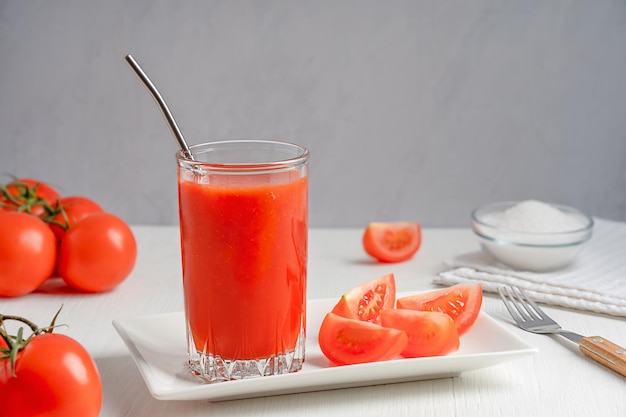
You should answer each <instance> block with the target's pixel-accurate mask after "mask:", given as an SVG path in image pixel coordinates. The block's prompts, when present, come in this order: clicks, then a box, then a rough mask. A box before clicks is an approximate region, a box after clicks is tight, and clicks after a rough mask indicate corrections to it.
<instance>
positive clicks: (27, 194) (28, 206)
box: [0, 178, 61, 216]
mask: <svg viewBox="0 0 626 417" xmlns="http://www.w3.org/2000/svg"><path fill="white" fill-rule="evenodd" d="M0 191H1V192H0V209H2V210H8V211H25V212H27V213H31V214H34V215H35V216H43V215H45V214H46V213H47V211H46V209H47V208H52V207H54V206H55V205H56V203H57V201H58V200H59V199H60V198H61V196H60V194H59V193H58V192H57V191H56V190H55V189H54V188H53V187H51V186H50V185H48V184H46V183H43V182H41V181H38V180H34V179H30V178H20V179H15V180H13V181H11V182H9V183H8V184H4V185H3V186H2V187H0Z"/></svg>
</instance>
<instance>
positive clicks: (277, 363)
mask: <svg viewBox="0 0 626 417" xmlns="http://www.w3.org/2000/svg"><path fill="white" fill-rule="evenodd" d="M304 341H305V337H304V332H301V333H300V336H299V337H298V341H297V343H296V347H295V349H293V350H288V351H286V352H283V353H281V354H278V355H272V356H270V357H269V358H262V359H247V360H240V359H236V360H232V359H223V358H221V357H220V356H215V355H212V354H210V353H209V354H206V353H204V352H198V351H195V352H190V354H189V368H190V369H191V372H192V373H194V374H195V375H197V376H199V377H200V378H201V379H202V380H204V381H205V382H208V383H215V382H224V381H231V380H237V379H249V378H259V377H263V376H270V375H280V374H289V373H293V372H297V371H299V370H300V369H302V364H303V363H304Z"/></svg>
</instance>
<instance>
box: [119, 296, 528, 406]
mask: <svg viewBox="0 0 626 417" xmlns="http://www.w3.org/2000/svg"><path fill="white" fill-rule="evenodd" d="M405 295H410V294H398V296H405ZM336 302H337V300H336V299H323V300H309V301H308V302H307V304H308V305H307V320H308V321H307V339H306V360H305V363H304V365H303V367H302V370H300V371H299V372H296V373H293V374H287V375H275V376H268V377H263V378H253V379H246V380H238V381H227V382H220V383H215V384H207V383H203V382H202V381H201V380H200V379H198V378H197V377H196V376H194V375H192V374H191V373H190V372H189V370H188V368H187V349H186V336H185V324H184V320H185V317H184V314H183V313H182V312H176V313H168V314H160V315H153V316H141V317H132V318H124V319H117V320H114V321H113V326H114V327H115V329H116V330H117V332H118V333H119V334H120V336H121V337H122V339H123V340H124V342H125V343H126V346H127V347H128V349H129V350H130V352H131V354H132V356H133V358H134V360H135V362H136V363H137V366H138V367H139V371H140V372H141V375H142V376H143V378H144V380H145V382H146V384H147V386H148V389H149V390H150V392H151V393H152V395H153V396H154V397H155V398H158V399H160V400H200V399H202V400H210V401H222V400H232V399H237V398H250V397H262V396H269V395H279V394H289V393H296V392H308V391H322V390H328V389H336V388H347V387H359V386H366V385H377V384H389V383H394V382H404V381H417V380H424V379H435V378H445V377H453V376H458V375H460V374H461V373H463V372H467V371H472V370H475V369H481V368H486V367H489V366H492V365H496V364H499V363H502V362H507V361H511V360H514V359H517V358H520V357H524V356H528V355H532V354H535V353H536V352H537V350H536V349H535V348H533V347H532V346H530V345H528V344H526V343H525V342H524V341H523V340H521V339H519V338H518V337H517V336H515V335H514V334H512V333H510V332H509V331H507V330H506V329H504V328H503V327H502V326H501V325H500V324H498V323H497V322H496V321H495V320H494V319H492V318H491V317H489V316H488V315H487V314H485V313H483V312H481V313H480V315H479V316H478V319H477V320H476V323H475V324H474V326H473V327H472V328H471V329H470V330H469V331H468V332H467V333H465V334H464V335H463V336H462V337H461V346H460V348H459V350H458V351H457V352H455V353H453V354H450V355H447V356H438V357H428V358H415V359H405V358H397V359H393V360H390V361H385V362H374V363H365V364H358V365H346V366H333V365H331V364H330V363H329V362H328V360H327V359H326V357H325V356H324V355H323V354H322V352H321V350H320V348H319V345H318V341H317V333H318V330H319V327H320V325H321V322H322V319H323V318H324V316H325V315H326V313H327V312H329V311H330V310H331V309H332V308H333V306H334V305H335V303H336Z"/></svg>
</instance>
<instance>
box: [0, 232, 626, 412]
mask: <svg viewBox="0 0 626 417" xmlns="http://www.w3.org/2000/svg"><path fill="white" fill-rule="evenodd" d="M133 231H134V233H135V236H136V238H137V242H138V246H139V254H138V259H137V264H136V267H135V269H134V271H133V273H132V275H131V276H130V277H129V278H128V279H127V280H126V281H125V282H124V283H123V284H121V285H120V286H119V287H118V288H116V289H115V290H114V291H112V292H110V293H106V294H94V295H85V294H76V293H70V292H68V291H67V290H66V289H65V287H64V286H62V285H59V283H58V282H56V281H55V280H52V281H50V282H48V283H47V284H46V286H45V287H44V288H43V289H42V290H41V291H39V292H38V293H34V294H30V295H28V296H25V297H21V298H16V299H0V310H1V311H2V312H4V313H11V314H18V315H23V316H27V317H29V318H31V319H33V320H34V321H35V322H36V323H38V324H40V325H43V324H45V323H48V322H49V321H50V319H51V317H52V316H53V315H54V313H55V312H56V310H57V309H58V308H59V306H60V305H61V304H63V305H64V307H63V311H62V313H61V316H60V318H59V320H58V322H59V323H66V324H67V325H68V327H67V328H64V329H60V330H59V331H60V332H63V333H65V334H67V335H69V336H71V337H73V338H75V339H77V340H78V341H79V342H81V343H82V344H83V345H84V346H85V347H86V348H87V349H88V350H89V352H90V353H91V354H92V356H93V357H94V359H95V361H96V363H97V365H98V368H99V370H100V373H101V377H102V382H103V390H104V404H103V407H102V412H101V416H106V417H120V416H133V417H148V416H149V417H160V416H176V417H184V416H205V415H214V416H217V415H219V416H241V415H251V416H252V415H254V416H270V415H271V416H283V415H284V416H290V417H294V416H320V415H323V416H347V415H354V416H362V417H364V416H376V417H379V416H387V415H388V416H412V417H413V416H465V417H471V416H508V417H512V416H530V415H551V416H557V417H558V416H563V417H565V416H567V417H574V416H581V417H582V416H584V417H588V416H592V415H593V416H624V415H626V379H625V378H623V377H622V376H620V375H618V374H616V373H613V372H611V371H609V370H607V369H605V368H604V367H602V366H600V365H598V364H596V363H595V362H593V361H591V360H589V359H587V358H585V357H584V356H582V355H581V354H580V353H579V352H578V350H577V349H576V346H574V345H572V344H571V343H569V342H567V341H565V340H562V339H560V338H558V337H556V336H554V337H551V336H540V335H534V334H530V333H526V332H524V331H522V330H519V329H517V328H516V327H514V325H513V324H512V322H511V319H510V318H509V316H508V313H507V312H506V310H505V308H504V306H503V305H502V303H501V302H500V300H499V299H497V298H496V297H495V296H493V295H489V294H486V296H485V300H484V304H483V311H484V312H486V313H487V314H489V315H491V316H492V317H493V318H495V319H496V320H498V321H500V322H501V323H502V324H503V325H504V326H505V327H506V328H508V329H509V330H511V331H512V332H514V333H516V334H517V335H519V336H520V337H521V338H522V339H524V340H525V341H527V342H528V343H529V344H531V345H533V346H535V347H536V348H538V350H539V353H538V354H536V355H534V356H531V357H526V358H523V359H519V360H516V361H512V362H506V363H504V364H500V365H496V366H493V367H490V368H485V369H482V370H478V371H472V372H468V373H464V374H462V375H461V376H460V377H455V378H446V379H439V380H429V381H418V382H407V383H400V384H390V385H378V386H370V387H364V388H348V389H341V390H334V391H320V392H312V393H304V394H292V395H282V396H273V397H263V398H255V399H246V400H235V401H226V402H218V403H209V402H206V401H161V400H156V399H154V398H153V397H152V396H151V395H150V393H149V391H148V389H147V388H146V385H145V383H144V381H143V379H142V377H141V375H140V373H139V371H138V369H137V367H136V366H135V363H134V361H133V359H132V357H131V355H130V353H129V351H128V350H127V349H126V347H125V345H124V343H123V342H122V340H121V338H120V337H119V335H118V334H117V332H116V331H115V329H114V328H113V326H112V324H111V322H112V320H113V319H116V318H121V317H132V316H137V315H151V314H157V313H167V312H174V311H182V309H183V296H182V284H181V267H180V249H179V237H178V228H177V227H151V226H137V227H133ZM361 233H362V230H357V229H313V230H311V232H310V239H309V279H308V298H309V299H314V298H332V297H339V296H340V295H341V294H342V293H343V292H345V291H346V290H348V289H350V288H352V287H353V286H355V285H357V284H359V283H362V282H364V281H366V280H369V279H373V278H376V277H377V276H379V275H382V274H385V273H387V272H393V273H394V274H395V276H396V281H397V289H398V291H399V292H400V291H414V290H425V289H430V288H434V286H433V284H432V283H431V282H432V279H433V277H434V276H435V274H437V273H438V272H439V271H441V270H442V269H443V268H444V267H443V265H442V260H444V259H445V258H447V257H449V256H452V255H456V254H460V253H464V252H468V251H472V250H477V249H478V244H477V243H476V241H475V239H474V237H473V235H472V233H471V231H470V230H469V229H425V230H423V243H422V247H421V249H420V251H419V252H418V254H417V255H416V256H415V258H414V259H412V260H410V261H408V262H405V263H400V264H376V263H374V262H372V261H371V260H369V259H368V257H367V256H366V255H365V253H364V252H363V250H362V247H361ZM624 285H626V277H625V281H624ZM545 309H546V311H547V312H548V313H549V314H550V315H552V316H553V317H554V318H555V319H556V320H557V321H559V322H561V324H562V325H563V327H567V328H568V329H571V330H574V331H577V332H579V333H581V334H587V335H595V334H600V335H603V336H605V337H607V338H609V339H611V340H613V341H615V342H616V343H618V344H621V345H626V321H625V320H623V319H617V318H613V317H608V316H600V315H592V314H585V313H581V312H576V311H571V310H565V309H560V308H551V307H546V308H545ZM309 331H311V329H309Z"/></svg>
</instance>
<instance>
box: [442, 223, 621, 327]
mask: <svg viewBox="0 0 626 417" xmlns="http://www.w3.org/2000/svg"><path fill="white" fill-rule="evenodd" d="M594 223H595V225H594V231H593V235H592V237H591V239H590V240H589V242H588V243H587V244H586V245H585V246H584V247H583V248H582V249H581V251H580V253H579V254H578V256H577V257H576V259H575V260H574V262H573V263H572V264H570V265H569V266H567V267H566V268H563V269H561V270H558V271H553V272H545V273H537V272H526V271H518V270H513V269H509V268H506V267H504V266H502V264H499V263H497V262H496V261H495V260H494V259H493V258H492V257H491V256H489V255H487V254H485V253H484V252H482V251H476V252H471V253H466V254H462V255H459V256H455V257H453V258H450V259H447V260H446V261H444V264H445V265H446V266H448V267H450V268H452V269H450V270H448V271H445V272H442V273H441V274H439V275H438V276H437V277H436V278H435V280H434V282H435V283H437V284H442V285H453V284H457V283H461V282H465V281H478V282H480V283H481V284H482V286H483V290H484V291H487V292H496V291H497V288H498V287H499V286H502V285H510V286H517V287H519V288H522V289H523V290H524V291H525V292H526V293H527V294H528V295H529V296H530V297H531V298H533V299H534V300H535V301H538V302H541V303H545V304H552V305H558V306H562V307H568V308H573V309H577V310H585V311H591V312H595V313H600V314H608V315H612V316H618V317H626V223H623V222H615V221H611V220H603V219H594Z"/></svg>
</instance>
